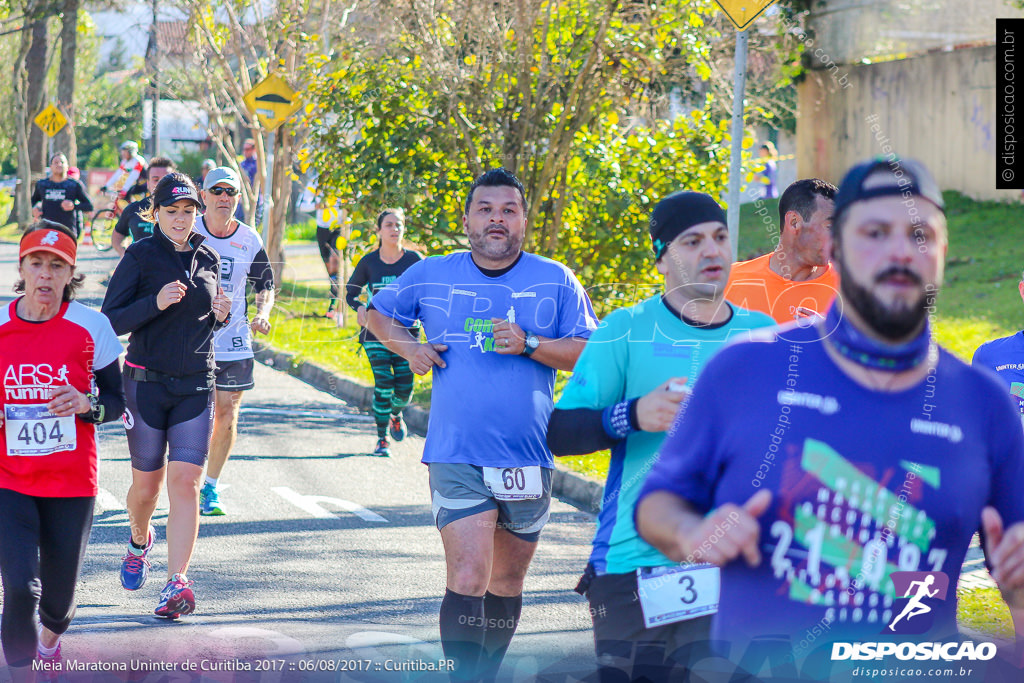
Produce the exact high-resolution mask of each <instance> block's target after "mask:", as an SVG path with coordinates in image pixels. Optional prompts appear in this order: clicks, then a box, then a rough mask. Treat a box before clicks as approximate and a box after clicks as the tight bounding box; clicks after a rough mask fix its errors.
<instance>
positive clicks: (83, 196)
mask: <svg viewBox="0 0 1024 683" xmlns="http://www.w3.org/2000/svg"><path fill="white" fill-rule="evenodd" d="M75 184H77V185H78V206H76V207H75V209H76V210H77V211H92V200H91V199H90V198H89V192H88V190H86V189H85V185H83V184H82V181H81V180H76V181H75Z"/></svg>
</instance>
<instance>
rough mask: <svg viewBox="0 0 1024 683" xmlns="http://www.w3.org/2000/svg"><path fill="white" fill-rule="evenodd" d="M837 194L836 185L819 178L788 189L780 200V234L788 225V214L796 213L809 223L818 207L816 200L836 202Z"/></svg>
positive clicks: (804, 181)
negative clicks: (821, 198)
mask: <svg viewBox="0 0 1024 683" xmlns="http://www.w3.org/2000/svg"><path fill="white" fill-rule="evenodd" d="M836 192H838V190H837V189H836V186H835V185H833V184H832V183H829V182H826V181H824V180H820V179H818V178H804V179H803V180H798V181H796V182H795V183H793V184H792V185H790V186H789V187H787V188H786V191H785V192H783V193H782V197H781V198H780V199H779V233H780V234H781V233H782V229H783V227H784V226H785V225H786V214H787V213H789V212H790V211H796V212H797V213H798V214H800V218H802V219H803V220H805V221H809V220H811V216H812V215H813V214H814V209H816V208H817V206H818V200H817V199H816V198H817V197H824V198H825V199H831V200H835V198H836Z"/></svg>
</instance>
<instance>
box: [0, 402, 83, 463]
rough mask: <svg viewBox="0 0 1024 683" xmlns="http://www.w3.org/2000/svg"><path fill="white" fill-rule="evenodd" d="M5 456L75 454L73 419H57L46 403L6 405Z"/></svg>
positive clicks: (71, 417) (68, 417)
mask: <svg viewBox="0 0 1024 683" xmlns="http://www.w3.org/2000/svg"><path fill="white" fill-rule="evenodd" d="M4 421H5V424H4V427H5V431H6V433H7V455H51V454H53V453H59V452H60V451H73V450H75V445H76V444H75V437H76V435H75V417H74V416H73V415H69V416H67V417H57V416H56V415H54V414H52V413H51V412H50V411H49V410H47V408H46V404H45V403H37V404H30V405H5V406H4Z"/></svg>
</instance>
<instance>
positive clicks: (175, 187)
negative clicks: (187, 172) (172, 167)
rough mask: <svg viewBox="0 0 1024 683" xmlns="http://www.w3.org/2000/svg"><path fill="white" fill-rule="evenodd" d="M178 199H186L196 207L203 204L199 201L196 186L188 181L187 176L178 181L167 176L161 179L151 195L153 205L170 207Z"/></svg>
mask: <svg viewBox="0 0 1024 683" xmlns="http://www.w3.org/2000/svg"><path fill="white" fill-rule="evenodd" d="M176 175H177V174H176ZM179 199H188V200H190V201H191V202H192V203H194V204H195V205H196V206H198V207H202V206H203V203H202V202H200V201H199V194H198V193H197V192H196V186H195V185H193V184H192V183H191V182H190V181H189V180H188V178H187V176H184V177H183V178H182V179H178V178H174V177H172V175H171V174H168V175H166V176H164V177H163V178H161V179H160V184H159V185H157V186H156V192H155V193H154V194H153V203H154V205H156V206H170V205H171V204H173V203H174V202H176V201H178V200H179Z"/></svg>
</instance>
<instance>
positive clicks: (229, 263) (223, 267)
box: [220, 256, 235, 291]
mask: <svg viewBox="0 0 1024 683" xmlns="http://www.w3.org/2000/svg"><path fill="white" fill-rule="evenodd" d="M234 271H235V259H233V258H231V257H230V256H221V257H220V277H221V279H222V280H230V279H231V274H232V273H233V272H234ZM225 291H226V290H225Z"/></svg>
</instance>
